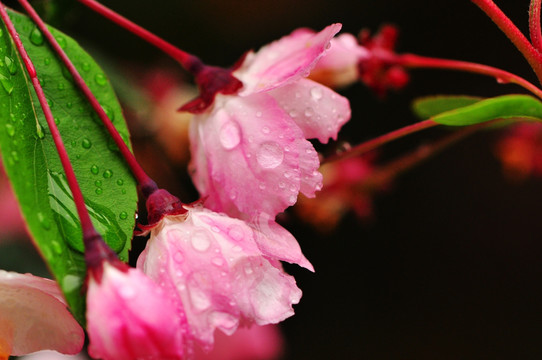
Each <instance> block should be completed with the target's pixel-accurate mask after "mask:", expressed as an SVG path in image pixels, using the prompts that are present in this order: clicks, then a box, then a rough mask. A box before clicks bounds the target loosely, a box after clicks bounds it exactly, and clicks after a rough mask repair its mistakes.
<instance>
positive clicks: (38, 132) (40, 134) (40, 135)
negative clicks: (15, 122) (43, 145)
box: [36, 123, 45, 139]
mask: <svg viewBox="0 0 542 360" xmlns="http://www.w3.org/2000/svg"><path fill="white" fill-rule="evenodd" d="M36 135H38V139H43V138H44V137H45V133H44V132H43V129H42V127H41V125H40V124H39V123H36Z"/></svg>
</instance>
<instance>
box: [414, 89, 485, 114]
mask: <svg viewBox="0 0 542 360" xmlns="http://www.w3.org/2000/svg"><path fill="white" fill-rule="evenodd" d="M480 100H483V98H481V97H475V96H467V95H435V96H426V97H422V98H418V99H416V100H414V102H413V103H412V110H413V111H414V113H415V114H416V115H417V116H418V117H419V118H420V119H422V120H425V119H429V118H430V117H432V116H435V115H438V114H440V113H443V112H445V111H450V110H454V109H458V108H461V107H465V106H468V105H472V104H475V103H477V102H478V101H480Z"/></svg>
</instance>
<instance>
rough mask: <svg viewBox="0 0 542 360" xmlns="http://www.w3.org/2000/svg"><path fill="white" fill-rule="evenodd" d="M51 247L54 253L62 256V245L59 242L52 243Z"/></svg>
mask: <svg viewBox="0 0 542 360" xmlns="http://www.w3.org/2000/svg"><path fill="white" fill-rule="evenodd" d="M51 247H52V248H53V251H54V252H55V253H56V254H57V255H60V254H62V245H61V244H60V243H59V242H58V241H56V240H53V241H51Z"/></svg>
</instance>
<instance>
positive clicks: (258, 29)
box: [0, 0, 542, 360]
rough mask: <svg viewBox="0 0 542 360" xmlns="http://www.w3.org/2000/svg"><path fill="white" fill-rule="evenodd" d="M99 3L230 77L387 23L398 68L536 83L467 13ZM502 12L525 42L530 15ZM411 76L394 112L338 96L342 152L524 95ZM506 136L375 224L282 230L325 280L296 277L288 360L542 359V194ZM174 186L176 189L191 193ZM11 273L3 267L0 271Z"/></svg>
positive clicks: (401, 197)
mask: <svg viewBox="0 0 542 360" xmlns="http://www.w3.org/2000/svg"><path fill="white" fill-rule="evenodd" d="M64 3H65V8H64V11H62V12H61V13H60V14H59V16H58V18H57V21H58V24H57V26H58V27H59V28H60V29H62V30H64V31H65V32H67V33H68V34H70V35H72V36H73V37H75V38H76V39H78V40H79V41H80V42H81V43H82V44H83V45H84V46H85V47H88V48H89V49H90V50H91V51H92V50H94V51H96V53H97V54H107V56H106V58H107V62H112V63H115V64H117V65H119V66H122V67H124V68H132V69H142V68H146V67H148V68H151V67H155V66H166V67H171V66H174V63H173V62H172V61H170V60H168V59H167V58H166V57H165V56H164V55H163V54H161V53H160V52H159V51H157V50H155V49H154V48H152V47H151V46H149V45H147V44H146V43H144V42H143V41H141V40H139V39H137V38H136V37H134V36H132V35H131V34H128V33H127V32H125V31H124V30H120V29H119V28H117V27H116V26H115V25H112V24H110V23H108V22H107V21H105V20H103V19H101V18H100V17H99V16H98V15H95V14H94V13H92V12H91V11H90V10H87V9H85V8H84V7H82V6H81V5H79V4H75V5H73V1H65V2H64ZM104 3H105V4H106V5H108V6H110V7H111V8H113V9H115V10H117V11H119V12H120V13H122V14H123V15H125V16H127V17H128V18H130V19H132V20H134V21H135V22H137V23H138V24H140V25H142V26H144V27H146V28H147V29H149V30H151V31H153V32H155V33H156V34H158V35H160V36H162V37H164V38H166V39H167V40H169V41H171V42H172V43H174V44H176V45H178V46H179V47H181V48H183V49H185V50H187V51H190V52H193V53H195V54H197V55H199V56H200V57H201V58H202V59H203V60H204V61H206V62H208V63H210V64H214V65H222V66H229V65H231V64H233V63H234V62H235V61H236V60H237V58H238V57H239V56H240V55H241V54H242V53H243V52H244V51H246V50H247V49H250V48H255V49H257V48H258V47H260V46H261V45H263V44H265V43H267V42H269V41H272V40H274V39H277V38H279V37H280V36H283V35H286V34H288V33H289V32H291V31H292V30H293V29H295V28H297V27H300V26H307V27H311V28H314V29H321V28H323V27H324V26H326V25H328V24H330V23H333V22H341V23H342V24H343V31H346V32H352V33H357V32H358V31H359V30H360V29H361V28H369V29H371V30H373V31H376V30H377V29H378V27H379V26H380V25H381V24H383V23H387V22H390V23H394V24H396V25H398V26H399V28H400V30H401V34H400V41H399V49H398V50H399V51H400V52H412V53H416V54H420V55H427V56H435V57H444V58H452V59H460V60H467V61H475V62H480V63H484V64H488V65H492V66H496V67H500V68H503V69H506V70H508V71H511V72H514V73H516V74H518V75H521V76H524V77H526V78H527V79H529V80H531V81H533V82H534V81H536V79H535V77H534V75H533V74H532V72H531V70H530V68H529V66H528V65H527V63H526V62H525V61H524V60H523V58H522V57H521V55H520V54H519V52H518V51H516V50H515V48H514V47H513V46H512V45H511V44H510V43H509V42H508V40H507V39H506V38H505V36H504V35H503V34H502V33H501V32H500V31H499V30H498V28H497V27H496V26H495V25H493V24H492V23H491V21H490V20H489V19H488V18H487V17H486V16H485V15H484V14H483V13H482V11H480V10H479V9H478V8H477V7H476V6H474V5H472V4H471V3H470V1H467V0H461V1H460V0H446V1H429V0H425V1H421V0H411V1H397V0H395V1H394V0H379V1H374V0H358V1H347V0H335V1H324V0H296V1H287V0H198V1H193V0H192V1H191V0H185V1H181V0H176V1H165V0H163V1H152V2H149V1H129V0H109V1H107V2H105V1H104ZM498 3H499V5H500V6H501V8H502V9H503V10H504V11H505V12H506V13H507V14H508V15H509V16H510V17H511V18H512V19H513V20H514V21H516V23H517V24H518V26H519V27H520V28H521V29H522V30H523V31H524V32H525V33H527V26H526V25H527V11H528V6H529V2H528V1H526V0H514V1H511V0H507V1H504V0H502V1H499V2H498ZM180 73H182V72H180ZM411 75H412V81H411V83H410V84H409V86H408V87H407V88H406V89H404V90H403V91H401V92H400V93H392V94H389V96H388V97H387V98H386V99H385V100H381V99H378V98H377V97H375V96H374V95H373V94H372V93H371V92H370V91H369V90H367V89H366V88H365V87H364V86H363V85H360V84H358V85H355V86H353V87H351V88H349V89H347V90H345V91H344V92H343V93H344V94H345V95H347V96H348V97H349V99H350V101H351V103H352V108H353V117H352V120H351V121H350V123H349V124H347V126H345V129H344V130H345V131H344V132H343V134H344V135H343V140H347V141H349V142H351V143H353V144H356V143H359V142H362V141H364V140H367V139H370V138H371V137H374V136H377V135H380V134H383V133H385V132H388V131H391V130H393V129H396V128H398V127H401V126H404V125H407V124H410V123H412V122H414V121H416V119H415V118H414V117H413V115H411V112H410V109H409V106H410V105H409V104H410V101H411V100H412V99H414V98H416V97H419V96H423V95H428V94H437V93H438V94H469V95H477V96H494V95H499V94H504V93H510V92H516V93H520V92H522V89H521V88H519V87H514V86H511V85H506V86H505V85H498V84H497V83H496V82H495V81H494V80H493V79H490V78H489V79H488V78H484V77H480V76H477V75H472V74H461V73H455V72H445V71H436V70H417V71H413V72H411ZM179 105H181V104H179ZM441 134H442V133H439V132H438V130H437V131H436V132H435V131H433V132H427V133H424V135H422V136H414V137H411V138H408V139H404V140H401V141H398V142H397V143H394V144H390V145H389V146H386V147H385V148H384V149H383V150H382V153H381V156H382V157H383V158H384V159H386V158H390V159H391V158H394V157H396V156H398V155H400V154H402V153H404V152H405V151H408V150H412V149H415V148H416V147H417V146H418V145H420V144H423V143H424V142H425V141H427V140H429V139H432V138H433V137H434V136H438V135H441ZM499 136H501V133H499V132H484V133H480V134H477V135H474V136H472V137H470V138H468V139H466V140H464V141H462V142H460V143H459V144H456V145H454V146H453V147H452V148H450V149H447V150H446V151H444V152H443V153H441V154H439V155H438V156H436V157H434V158H432V159H430V160H429V161H427V162H424V163H423V164H421V165H420V166H418V167H417V168H415V169H413V170H412V171H410V172H408V173H407V174H404V175H402V176H401V177H400V178H398V179H396V181H395V182H394V184H393V187H392V188H391V189H390V190H389V191H387V192H386V193H384V194H380V195H378V196H376V198H375V206H374V207H375V209H374V219H373V220H372V221H370V222H368V221H360V220H359V219H357V218H356V217H355V216H354V215H349V216H347V217H346V218H345V219H344V220H343V221H342V223H341V225H340V226H339V228H338V229H337V231H335V232H333V233H331V234H329V235H324V234H320V233H318V231H316V230H314V229H313V228H311V227H310V226H308V225H306V224H303V223H302V222H300V221H299V220H298V219H297V218H296V217H295V215H293V214H287V216H286V217H285V222H284V225H285V226H286V227H287V228H288V229H289V230H290V231H291V232H292V233H294V235H295V236H296V237H297V238H298V239H299V241H300V243H301V246H302V248H303V249H304V252H305V254H306V256H307V257H308V258H309V259H310V260H311V261H312V263H313V264H314V266H315V268H316V273H315V274H312V273H309V272H308V271H305V270H300V269H298V268H296V267H294V266H288V267H287V270H288V271H289V272H291V273H292V274H294V275H295V276H296V279H297V280H298V285H299V287H300V288H301V289H302V290H303V291H304V296H303V299H302V301H301V303H300V304H299V305H297V306H296V315H295V316H294V317H292V318H290V319H288V320H287V321H285V322H284V323H283V324H282V329H283V330H284V333H285V334H286V338H287V350H286V354H285V357H284V359H286V360H294V359H295V360H303V359H428V360H429V359H540V358H541V357H542V346H540V344H541V340H542V311H541V308H542V306H541V304H542V281H541V280H542V261H541V259H542V242H541V238H542V237H541V233H542V221H541V219H540V214H541V213H542V182H541V181H540V179H527V180H525V181H523V182H521V183H513V182H510V181H509V180H507V179H506V178H505V177H504V176H503V175H502V171H501V165H500V164H499V162H498V161H497V159H496V158H495V157H494V154H493V147H494V144H495V141H496V140H497V139H498V137H499ZM135 141H137V138H136V139H135ZM136 145H137V144H136ZM178 176H179V177H178V178H175V179H171V183H172V184H174V183H176V182H177V180H179V179H182V178H183V177H184V175H178ZM167 185H169V184H167ZM172 186H173V187H175V185H172ZM166 187H167V186H166ZM187 193H189V194H190V190H188V191H187ZM188 196H193V195H188ZM189 200H194V199H189ZM2 261H3V262H2ZM5 262H6V260H5V259H4V260H2V259H0V267H4V268H5V267H6V266H2V265H3V264H4V263H5Z"/></svg>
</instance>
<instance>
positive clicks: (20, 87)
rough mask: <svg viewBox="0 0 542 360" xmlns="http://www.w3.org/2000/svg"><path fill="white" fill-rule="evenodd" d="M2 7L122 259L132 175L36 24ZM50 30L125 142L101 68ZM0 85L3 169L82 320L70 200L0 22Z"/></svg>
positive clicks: (78, 251) (91, 204) (94, 214)
mask: <svg viewBox="0 0 542 360" xmlns="http://www.w3.org/2000/svg"><path fill="white" fill-rule="evenodd" d="M9 14H10V17H11V19H12V20H13V22H14V24H15V27H16V29H17V31H18V32H19V35H20V37H21V40H22V42H23V44H24V46H25V48H26V50H27V52H28V54H29V56H30V58H31V59H32V61H33V62H34V65H35V67H36V71H37V74H38V78H39V79H40V82H41V84H42V86H43V90H44V92H45V95H46V97H47V100H48V102H49V104H50V106H51V110H52V112H53V116H54V118H55V121H56V122H57V124H58V127H59V130H60V133H61V135H62V138H63V140H64V143H65V145H66V148H67V150H68V153H69V157H70V160H71V162H72V164H73V167H74V170H75V172H76V175H77V179H78V180H79V184H80V186H81V189H82V191H83V194H84V196H85V200H86V204H87V208H88V210H89V212H90V216H91V218H92V221H93V223H94V224H95V226H96V228H97V230H98V231H99V232H100V233H101V234H102V236H103V237H104V239H105V241H106V242H107V243H108V244H109V245H110V246H111V247H112V248H113V250H115V251H116V252H117V253H118V254H119V257H120V258H121V260H124V261H127V259H128V250H129V248H130V244H131V238H132V233H133V228H134V225H135V224H134V223H135V216H134V214H135V211H136V206H137V191H136V185H135V182H134V179H133V178H132V176H131V174H130V172H129V170H128V168H127V167H126V165H125V163H124V161H123V159H122V157H121V155H120V153H119V151H118V149H117V148H116V146H115V145H114V143H113V142H112V140H110V137H109V136H108V134H107V132H106V131H105V129H104V128H103V126H102V124H101V122H100V120H99V118H98V117H97V116H96V115H95V114H94V111H93V110H92V108H91V107H90V105H88V103H87V101H86V99H85V98H84V97H83V96H82V95H81V94H80V92H79V91H78V89H76V87H75V85H74V84H73V79H72V78H71V75H70V74H69V73H68V72H67V70H66V69H65V68H64V66H63V65H62V64H61V62H60V61H59V60H58V59H57V57H56V56H55V54H54V53H53V52H52V51H51V49H50V47H49V46H48V44H47V43H46V41H45V39H44V37H43V36H42V34H41V33H40V32H39V30H38V29H37V28H36V27H35V26H34V24H33V23H32V22H31V21H30V20H29V19H28V18H27V17H25V16H23V15H21V14H18V13H15V12H13V11H10V12H9ZM51 31H52V32H53V34H54V35H55V37H56V39H57V40H58V41H59V43H60V44H61V46H62V47H63V48H64V50H65V51H66V52H67V54H68V56H69V57H70V58H71V59H72V61H73V62H74V64H75V66H76V68H77V69H78V70H79V72H80V73H81V75H82V76H83V78H84V79H85V80H86V82H87V84H88V85H89V87H90V88H91V90H92V92H93V93H94V94H95V95H96V97H97V98H98V101H99V102H100V104H101V105H102V106H103V108H104V109H105V111H106V113H107V114H108V115H109V117H110V118H111V120H113V124H114V125H115V126H116V128H117V129H118V130H119V132H120V134H121V135H122V137H123V139H125V142H126V143H127V144H128V145H129V133H128V130H127V127H126V123H125V120H124V118H123V115H122V110H121V108H120V105H119V103H118V101H117V99H116V97H115V94H114V92H113V89H112V87H111V85H110V84H109V81H108V79H107V78H106V76H105V75H104V73H103V71H102V70H101V69H100V67H99V66H98V65H97V64H96V63H95V62H94V61H93V59H92V58H91V57H90V56H89V55H88V54H87V53H86V52H85V51H84V50H82V49H81V47H80V46H79V45H78V44H77V43H76V42H75V41H74V40H73V39H71V38H69V37H68V36H66V35H64V34H62V33H61V32H60V31H57V30H55V29H52V28H51ZM0 85H1V86H0V149H1V153H2V158H3V162H4V166H5V168H6V172H7V174H8V177H9V179H10V180H11V183H12V186H13V189H14V191H15V194H16V196H17V198H18V200H19V204H20V207H21V210H22V213H23V215H24V217H25V219H26V223H27V225H28V228H29V230H30V233H31V235H32V237H33V239H34V241H35V243H36V245H37V247H38V248H39V250H40V252H41V254H42V256H43V258H44V259H45V261H46V262H47V264H48V266H49V268H50V269H51V271H52V273H53V275H54V276H55V277H56V279H57V281H58V282H59V284H60V287H61V288H62V290H63V292H64V294H65V296H66V298H67V300H68V303H69V305H70V307H71V310H72V312H73V313H74V315H75V316H76V318H77V319H78V320H79V321H80V322H82V323H83V322H84V308H85V301H84V296H83V293H82V284H83V281H84V277H85V264H84V259H83V250H84V247H83V243H82V234H81V227H80V224H79V220H78V217H77V212H76V210H75V204H74V203H73V200H72V195H71V192H70V190H69V188H68V185H67V182H66V179H65V176H64V173H63V169H62V166H61V164H60V159H59V157H58V154H57V152H56V150H55V147H54V143H53V140H52V138H51V136H50V132H49V130H48V128H47V123H46V121H45V117H44V116H43V113H42V110H41V107H40V105H39V103H38V100H37V97H36V95H35V93H34V90H33V88H32V86H31V82H30V79H29V77H28V75H27V73H26V71H25V69H24V67H23V64H22V61H21V58H20V57H19V55H18V54H17V51H16V49H15V46H14V45H13V44H12V41H11V39H10V37H9V34H8V32H7V30H6V28H5V26H4V25H3V24H2V26H1V27H0Z"/></svg>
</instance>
